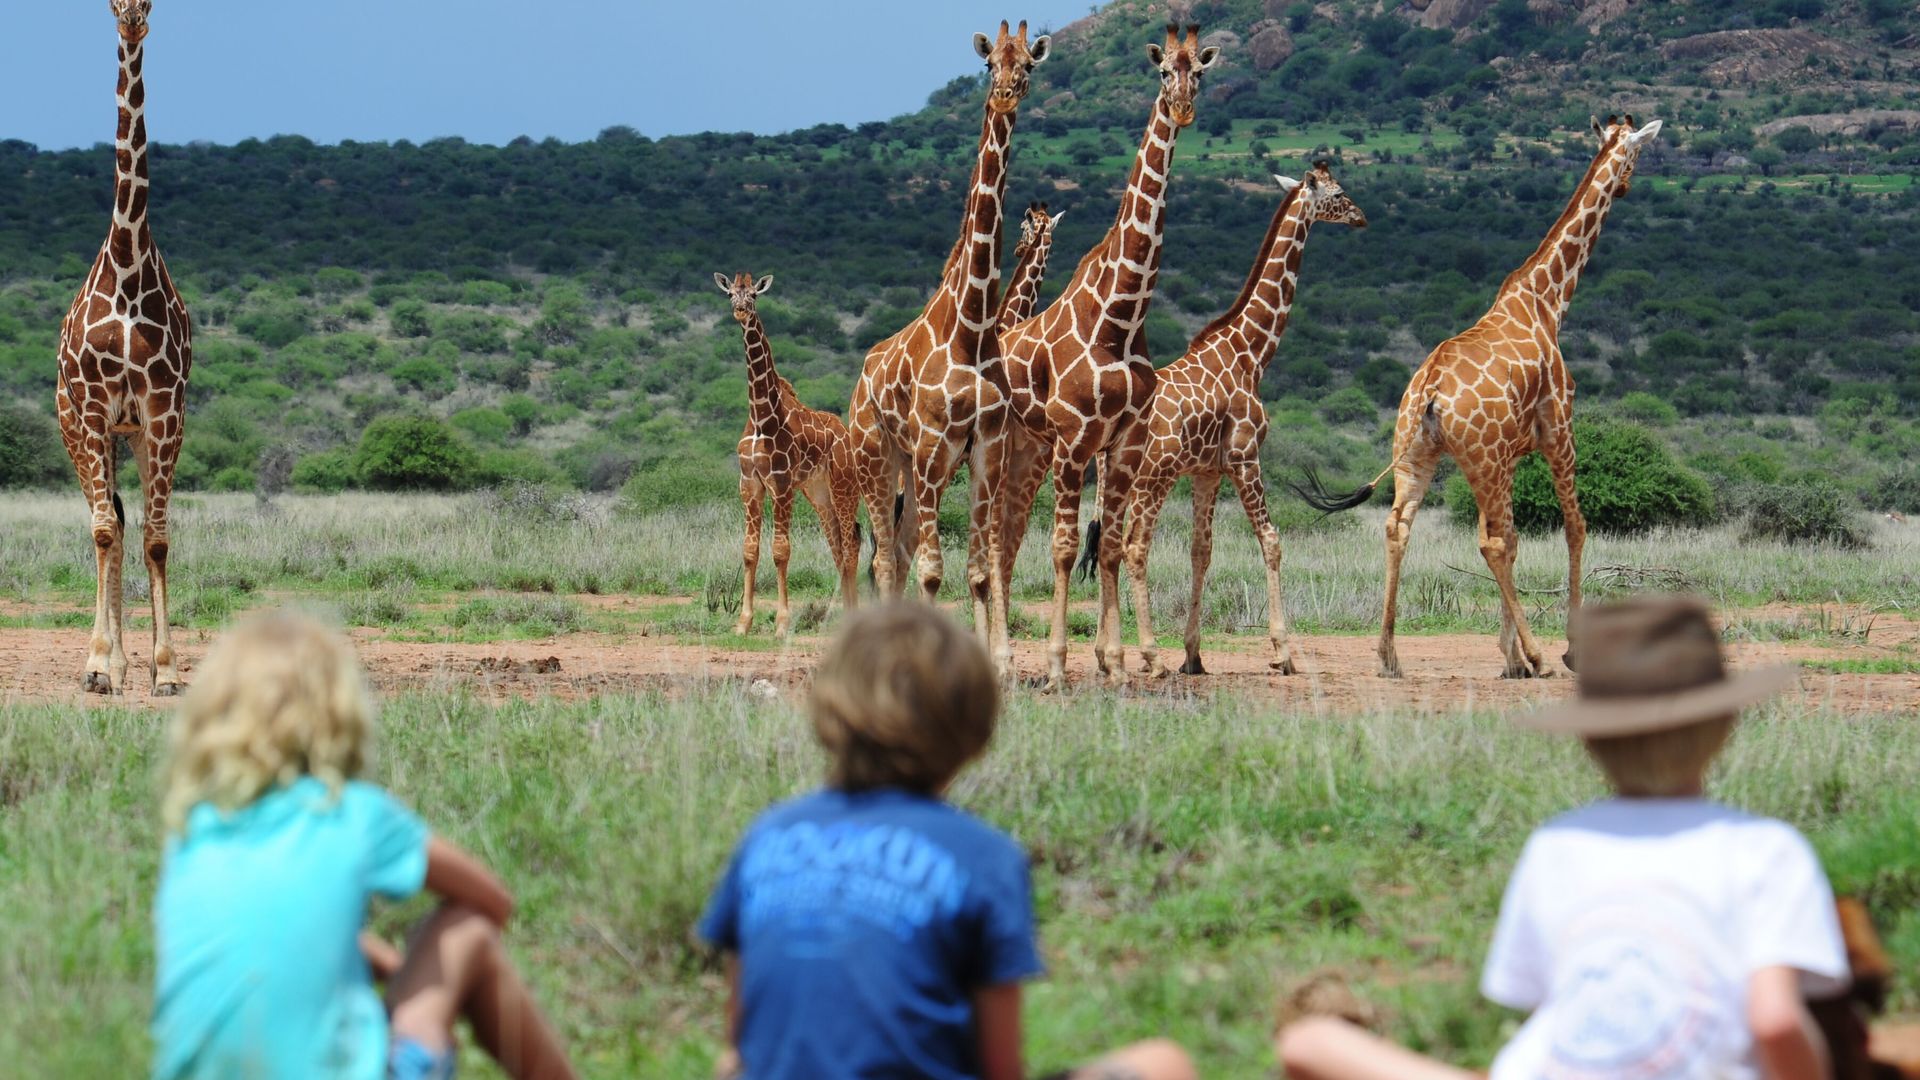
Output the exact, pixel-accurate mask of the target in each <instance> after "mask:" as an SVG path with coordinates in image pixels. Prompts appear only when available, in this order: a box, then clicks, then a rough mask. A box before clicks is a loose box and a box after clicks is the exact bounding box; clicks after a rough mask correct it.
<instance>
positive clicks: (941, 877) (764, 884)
mask: <svg viewBox="0 0 1920 1080" xmlns="http://www.w3.org/2000/svg"><path fill="white" fill-rule="evenodd" d="M810 711H811V712H812V716H813V727H814V732H815V734H816V735H817V736H818V737H819V740H820V743H821V745H822V746H823V747H825V748H826V751H827V754H828V757H829V758H830V765H829V770H828V781H827V786H826V787H825V788H823V789H821V790H819V791H816V792H814V793H812V794H809V795H804V796H802V797H800V798H797V799H794V800H792V801H790V802H786V803H783V804H781V805H778V806H775V807H774V808H772V809H771V810H768V811H767V812H766V813H764V814H762V815H761V816H760V818H759V819H758V820H757V821H755V822H754V823H753V825H752V826H751V827H750V828H749V829H748V831H747V833H746V836H745V837H744V838H743V839H742V840H741V842H740V844H739V846H738V848H737V849H736V850H735V852H734V855H733V858H732V861H731V862H730V863H729V865H728V866H727V869H726V872H725V876H724V877H722V879H721V881H720V884H719V887H718V888H717V889H716V890H715V891H714V894H713V898H712V901H711V902H710V904H709V906H708V908H707V912H706V916H705V918H703V919H702V920H701V922H700V927H699V932H700V936H701V937H703V938H705V939H706V940H707V941H708V942H710V943H712V944H713V945H715V946H717V947H718V948H720V949H722V950H724V951H725V952H726V953H727V954H728V956H727V972H728V984H729V991H728V1004H727V1033H728V1041H729V1043H730V1044H731V1049H730V1050H729V1052H728V1053H727V1054H726V1055H725V1056H724V1057H723V1060H722V1064H721V1068H720V1072H721V1074H722V1075H738V1076H748V1077H752V1078H753V1080H783V1078H796V1080H804V1078H817V1077H842V1076H844V1077H852V1076H874V1077H878V1076H901V1077H906V1076H912V1077H926V1078H930V1080H960V1078H968V1077H980V1078H983V1080H1018V1078H1020V1077H1022V1076H1024V1075H1025V1072H1024V1065H1023V1060H1022V1052H1021V1028H1020V1000H1021V993H1020V987H1021V983H1022V982H1023V981H1025V980H1027V979H1030V978H1033V977H1035V976H1037V975H1039V974H1040V972H1041V963H1040V954H1039V951H1038V949H1037V947H1036V944H1035V940H1034V925H1033V898H1032V893H1031V890H1030V887H1029V883H1028V878H1027V856H1026V853H1025V852H1024V851H1022V850H1021V848H1020V846H1019V845H1018V844H1016V843H1015V842H1014V841H1013V839H1012V838H1011V837H1009V836H1007V835H1005V834H1004V833H1001V832H999V831H998V830H996V829H994V828H992V827H991V826H988V825H987V824H986V823H984V822H982V821H980V820H978V819H977V818H974V817H973V816H971V815H969V814H967V813H965V812H963V811H961V810H959V809H957V808H955V807H954V806H952V805H951V804H949V803H947V802H946V801H945V800H944V799H943V798H942V794H943V793H944V792H945V791H946V789H947V786H948V785H949V784H951V783H952V782H953V779H954V777H955V776H956V775H957V774H958V773H959V772H960V770H961V769H962V768H964V767H965V766H966V765H967V764H968V763H970V762H971V761H973V760H974V759H975V758H977V757H979V756H980V754H981V753H982V752H983V751H985V749H986V747H987V743H988V741H989V740H990V739H991V738H992V737H993V729H994V723H995V719H996V717H997V716H998V714H999V711H1000V692H999V681H998V679H997V678H996V677H995V675H994V671H993V667H992V665H991V664H989V663H988V661H987V656H986V653H985V652H984V651H983V650H982V649H981V648H980V646H979V644H978V643H977V642H976V641H975V640H974V638H973V636H972V635H970V634H967V633H965V632H963V631H962V630H961V629H960V628H959V627H958V626H957V625H955V623H954V622H953V620H952V619H951V618H950V617H948V616H947V615H945V614H943V613H941V612H939V611H938V610H936V609H934V608H932V607H929V606H926V605H923V604H893V605H888V606H882V607H877V608H869V609H865V610H862V611H860V612H858V613H856V614H854V615H851V616H849V618H848V619H847V623H846V627H845V629H844V631H843V632H842V633H841V635H840V637H839V639H838V640H837V641H835V642H834V644H833V646H832V647H831V648H830V649H829V650H828V652H827V655H826V656H825V657H824V658H823V659H822V661H821V664H820V667H819V669H818V671H817V672H816V673H815V675H814V683H813V694H812V700H811V703H810ZM1072 1075H1074V1076H1077V1077H1082V1076H1083V1077H1089V1078H1091V1077H1116V1078H1117V1077H1123V1076H1124V1077H1129V1078H1136V1080H1186V1078H1189V1077H1191V1076H1192V1075H1193V1070H1192V1066H1191V1065H1190V1064H1189V1063H1188V1061H1187V1057H1186V1055H1185V1053H1184V1052H1183V1051H1181V1050H1180V1048H1179V1047H1177V1046H1174V1045H1173V1044H1171V1043H1168V1042H1164V1041H1156V1042H1150V1043H1142V1044H1138V1045H1135V1046H1132V1047H1128V1048H1126V1049H1124V1050H1121V1051H1120V1052H1118V1053H1116V1054H1114V1055H1112V1056H1110V1057H1109V1058H1107V1059H1105V1060H1103V1061H1102V1062H1101V1063H1099V1064H1098V1065H1095V1066H1092V1067H1090V1068H1088V1069H1085V1070H1082V1071H1080V1072H1077V1073H1074V1074H1072Z"/></svg>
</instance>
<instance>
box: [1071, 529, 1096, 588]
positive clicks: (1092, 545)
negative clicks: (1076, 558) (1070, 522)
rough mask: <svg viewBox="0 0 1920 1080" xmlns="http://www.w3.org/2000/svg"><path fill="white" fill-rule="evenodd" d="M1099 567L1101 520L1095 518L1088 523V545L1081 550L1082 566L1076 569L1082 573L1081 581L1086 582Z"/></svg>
mask: <svg viewBox="0 0 1920 1080" xmlns="http://www.w3.org/2000/svg"><path fill="white" fill-rule="evenodd" d="M1099 565H1100V519H1099V518H1094V519H1093V520H1092V521H1089V522H1087V542H1086V545H1085V546H1083V547H1082V548H1081V549H1080V565H1079V566H1077V567H1075V569H1076V570H1078V571H1079V572H1080V580H1082V581H1086V580H1088V579H1089V578H1091V577H1093V571H1094V569H1095V568H1096V567H1098V566H1099Z"/></svg>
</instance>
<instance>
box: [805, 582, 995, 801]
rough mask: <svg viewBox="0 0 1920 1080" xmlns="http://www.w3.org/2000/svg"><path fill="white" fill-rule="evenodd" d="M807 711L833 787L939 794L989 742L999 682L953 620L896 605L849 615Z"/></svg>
mask: <svg viewBox="0 0 1920 1080" xmlns="http://www.w3.org/2000/svg"><path fill="white" fill-rule="evenodd" d="M811 711H812V713H813V730H814V732H815V734H817V735H818V736H819V737H820V744H821V745H822V746H824V747H826V749H827V754H828V756H829V757H830V758H831V759H832V765H831V766H830V768H829V770H828V781H829V782H830V783H831V784H832V785H833V786H834V787H836V788H839V789H841V790H843V791H866V790H870V789H873V788H881V787H900V788H906V789H908V790H910V791H918V792H922V793H925V794H936V793H938V792H939V791H940V790H941V789H943V788H945V787H946V786H947V784H948V783H949V782H950V781H952V779H953V778H954V776H956V775H957V774H958V773H959V772H960V770H961V768H962V767H964V766H965V765H966V764H967V763H968V762H969V761H972V760H973V759H974V758H976V757H978V756H980V753H981V751H983V750H985V749H986V748H987V743H988V742H989V741H991V740H992V738H993V729H994V723H995V721H996V720H997V718H998V717H999V715H1000V683H999V680H998V679H996V678H995V677H994V673H993V665H992V664H991V663H990V662H989V661H988V660H987V654H986V650H984V649H982V648H981V647H980V643H979V642H978V641H975V640H974V637H973V635H972V634H969V633H967V632H965V631H963V630H961V629H960V627H959V626H957V625H955V623H954V621H953V619H952V618H950V617H949V616H947V615H945V614H943V613H942V612H940V611H937V610H935V609H934V608H931V607H928V606H926V605H925V604H909V603H893V604H887V605H884V606H881V607H875V608H866V609H863V610H861V611H859V612H857V613H855V614H853V615H851V616H849V617H848V619H847V622H846V626H845V628H844V629H843V630H842V631H841V633H840V636H839V638H838V639H837V640H835V641H834V643H833V645H832V647H831V648H829V649H828V650H827V655H826V656H825V657H824V658H822V660H821V662H820V668H819V670H818V671H816V672H815V673H814V677H813V699H812V710H811Z"/></svg>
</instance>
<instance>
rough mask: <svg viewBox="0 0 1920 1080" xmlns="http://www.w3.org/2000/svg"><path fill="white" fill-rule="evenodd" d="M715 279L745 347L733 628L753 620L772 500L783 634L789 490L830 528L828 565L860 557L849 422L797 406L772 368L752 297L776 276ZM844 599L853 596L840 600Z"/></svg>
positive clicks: (781, 631) (839, 566)
mask: <svg viewBox="0 0 1920 1080" xmlns="http://www.w3.org/2000/svg"><path fill="white" fill-rule="evenodd" d="M713 281H714V284H716V285H718V286H720V291H721V292H724V293H726V294H727V298H728V299H729V300H731V301H732V302H733V319H734V321H735V322H737V323H739V324H740V332H741V336H742V338H743V339H744V340H745V342H746V349H747V430H746V432H745V433H744V434H742V435H741V436H740V446H739V454H740V502H741V503H742V504H743V505H744V506H745V507H746V511H747V529H746V536H745V540H744V543H743V544H742V547H741V561H742V563H744V565H745V571H746V586H745V590H746V591H745V593H744V594H743V595H742V597H741V599H740V621H739V623H738V624H737V625H735V627H734V633H736V634H744V633H746V632H747V631H748V630H749V629H750V628H751V627H752V626H753V579H754V574H755V573H756V572H757V571H758V570H759V569H760V514H761V506H762V504H763V503H764V501H765V500H766V499H767V497H768V496H772V498H773V570H774V580H775V582H776V583H777V585H778V588H779V607H778V609H777V611H776V614H775V615H774V619H773V632H774V633H775V634H778V635H780V636H782V637H784V636H786V633H787V631H788V629H789V628H790V627H791V626H792V616H791V612H790V611H789V610H788V606H787V560H788V559H789V558H791V557H792V555H793V544H792V542H791V541H790V540H789V539H788V529H789V528H790V527H791V525H792V524H793V493H794V492H795V491H798V492H799V493H800V494H801V495H802V496H803V497H805V498H806V500H807V501H808V502H809V503H812V504H813V509H814V513H816V514H818V515H819V516H820V529H821V531H822V532H824V533H826V534H827V549H828V550H829V551H830V552H832V554H833V565H834V568H835V569H836V570H840V571H842V573H841V582H842V583H843V584H844V583H845V582H846V581H847V580H849V578H850V575H849V574H848V573H846V572H845V568H846V567H847V566H848V565H849V564H850V563H851V562H853V561H855V560H857V559H858V558H859V554H860V541H859V539H858V536H857V534H856V533H855V529H856V525H855V522H854V519H855V517H856V516H857V514H858V512H859V508H860V492H859V490H858V489H857V488H856V487H855V486H854V483H853V474H852V470H851V469H850V468H849V467H848V465H849V462H848V460H847V427H846V425H845V424H843V423H841V422H840V418H839V417H837V416H835V415H833V414H832V413H828V412H821V411H820V410H818V409H810V408H808V407H807V406H806V405H804V404H802V403H801V401H800V398H799V396H798V395H796V394H795V393H794V392H793V384H792V383H789V382H788V381H787V380H785V379H783V378H781V377H780V374H779V372H777V371H775V370H774V369H773V348H772V346H770V345H768V344H767V331H766V327H765V326H763V325H761V322H760V313H759V311H757V310H756V309H755V301H756V300H757V299H758V298H759V297H761V296H763V295H765V294H766V292H767V290H768V289H771V288H773V275H772V274H768V275H767V276H766V277H763V278H761V279H760V280H759V281H755V280H754V279H753V275H751V274H740V275H738V276H736V277H734V278H733V279H731V280H729V279H728V278H727V275H725V274H718V273H716V274H714V275H713ZM843 599H844V600H845V602H846V603H848V604H852V603H853V602H854V600H853V598H852V597H845V598H843Z"/></svg>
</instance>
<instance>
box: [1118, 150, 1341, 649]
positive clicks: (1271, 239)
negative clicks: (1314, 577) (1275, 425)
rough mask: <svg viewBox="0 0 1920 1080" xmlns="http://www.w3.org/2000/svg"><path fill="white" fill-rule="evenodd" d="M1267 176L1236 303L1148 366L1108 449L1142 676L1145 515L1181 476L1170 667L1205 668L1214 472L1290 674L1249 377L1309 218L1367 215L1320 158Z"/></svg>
mask: <svg viewBox="0 0 1920 1080" xmlns="http://www.w3.org/2000/svg"><path fill="white" fill-rule="evenodd" d="M1274 180H1276V181H1277V182H1278V183H1279V184H1280V190H1281V191H1282V192H1283V193H1284V194H1283V196H1282V198H1281V200H1280V206H1279V208H1278V209H1277V210H1275V211H1274V214H1273V223H1272V224H1271V225H1270V226H1268V228H1267V237H1266V239H1265V240H1264V241H1262V243H1261V245H1260V256H1259V258H1258V259H1257V260H1256V261H1255V262H1254V264H1253V270H1252V272H1251V273H1249V274H1248V275H1247V281H1246V284H1245V285H1243V286H1241V288H1240V296H1239V299H1237V300H1235V301H1234V303H1233V306H1232V307H1230V308H1228V309H1227V311H1226V313H1225V314H1223V315H1221V316H1220V317H1219V318H1217V319H1215V320H1213V322H1212V323H1210V324H1208V325H1207V327H1206V329H1204V330H1201V331H1200V333H1199V334H1198V335H1197V336H1196V337H1195V338H1194V339H1193V343H1192V344H1191V345H1188V346H1187V352H1186V355H1184V356H1182V357H1181V358H1180V359H1178V360H1175V361H1174V362H1173V363H1171V364H1168V365H1167V366H1166V367H1164V368H1162V369H1161V370H1160V378H1159V381H1158V382H1157V383H1156V384H1155V385H1154V388H1153V398H1152V399H1151V400H1150V401H1149V402H1148V405H1147V417H1146V422H1145V423H1144V424H1140V425H1138V426H1136V427H1135V428H1134V438H1132V439H1131V440H1129V442H1128V443H1127V444H1126V445H1125V446H1124V447H1123V448H1122V450H1121V451H1120V455H1121V459H1122V460H1123V461H1124V462H1125V463H1126V464H1127V466H1128V468H1127V471H1128V472H1130V473H1132V474H1133V476H1134V477H1135V479H1134V483H1133V488H1132V490H1131V491H1129V492H1128V493H1127V513H1126V522H1127V531H1126V563H1127V576H1128V577H1129V578H1130V579H1131V580H1132V583H1133V598H1134V599H1133V608H1134V618H1135V619H1136V620H1137V621H1138V623H1139V630H1140V651H1141V653H1142V658H1143V659H1144V660H1145V662H1146V670H1147V673H1148V674H1149V675H1152V676H1155V677H1158V676H1162V675H1165V674H1166V669H1165V668H1163V667H1161V666H1160V659H1159V653H1158V648H1157V642H1156V641H1155V639H1154V636H1153V619H1152V605H1151V604H1150V603H1149V602H1148V595H1147V553H1148V551H1149V550H1150V549H1151V548H1152V547H1153V526H1154V521H1155V520H1156V519H1157V518H1158V517H1159V516H1160V508H1161V507H1162V506H1164V505H1165V504H1166V501H1167V495H1168V494H1169V493H1171V492H1172V490H1173V485H1174V482H1175V481H1177V480H1179V479H1180V478H1181V477H1182V476H1191V477H1193V536H1192V540H1191V548H1192V557H1193V581H1192V589H1193V595H1192V600H1191V602H1190V603H1189V605H1188V607H1187V639H1186V645H1187V659H1186V663H1185V664H1183V665H1181V668H1180V670H1181V671H1183V672H1185V673H1187V674H1189V675H1204V674H1206V668H1205V667H1204V666H1202V665H1201V662H1200V614H1201V609H1202V606H1203V605H1202V604H1201V599H1202V597H1203V596H1204V595H1205V593H1206V584H1207V564H1208V563H1209V562H1210V561H1211V560H1212V558H1213V508H1214V501H1215V499H1216V498H1217V497H1218V496H1219V494H1220V478H1221V476H1222V475H1225V476H1226V477H1227V478H1229V479H1231V480H1232V481H1233V489H1234V491H1235V492H1237V493H1238V494H1239V496H1240V505H1241V507H1242V508H1244V509H1245V510H1246V512H1247V520H1248V521H1249V522H1250V523H1252V525H1253V532H1254V535H1255V536H1256V537H1258V538H1259V540H1260V552H1261V557H1262V560H1263V561H1264V562H1265V563H1266V568H1267V639H1268V641H1269V642H1270V643H1271V645H1272V647H1273V659H1272V660H1271V661H1270V664H1271V666H1272V668H1273V669H1274V670H1275V671H1278V672H1280V673H1281V674H1283V675H1291V674H1293V672H1294V665H1293V654H1292V652H1291V651H1290V650H1289V649H1288V647H1287V620H1286V613H1285V611H1284V609H1283V608H1282V607H1281V604H1280V531H1279V530H1278V529H1276V528H1274V526H1273V521H1272V520H1271V519H1270V518H1269V517H1268V516H1267V496H1266V488H1265V485H1264V484H1263V483H1262V482H1261V479H1260V447H1261V445H1262V444H1263V443H1265V442H1266V440H1267V407H1266V405H1265V404H1264V403H1263V402H1261V400H1260V376H1261V374H1262V373H1263V372H1265V371H1266V368H1267V362H1268V361H1269V360H1271V359H1273V354H1274V350H1275V349H1276V348H1278V347H1279V344H1280V335H1282V334H1284V333H1286V331H1287V318H1288V316H1289V315H1290V314H1291V313H1292V311H1293V295H1294V289H1295V286H1296V283H1297V282H1298V280H1299V276H1300V257H1301V255H1302V254H1303V253H1304V252H1305V250H1306V245H1307V230H1308V229H1310V228H1311V227H1312V226H1313V223H1314V222H1316V221H1330V222H1335V223H1337V224H1341V225H1350V226H1353V227H1354V228H1362V229H1363V228H1365V227H1366V225H1367V215H1366V214H1364V213H1362V212H1361V210H1360V208H1359V207H1358V206H1355V205H1354V204H1353V200H1352V199H1349V198H1348V197H1347V193H1346V192H1345V191H1344V190H1342V188H1341V187H1340V183H1339V181H1337V180H1335V179H1334V178H1333V174H1332V173H1331V172H1329V171H1328V168H1327V163H1326V162H1324V161H1322V162H1319V163H1317V164H1316V165H1314V167H1313V171H1312V172H1309V173H1308V174H1307V177H1306V179H1305V180H1304V181H1300V180H1293V179H1290V178H1288V177H1284V176H1276V177H1274ZM1092 543H1097V542H1092ZM1091 547H1092V544H1091V543H1090V552H1091ZM1115 633H1116V634H1117V633H1118V627H1115ZM1115 644H1116V645H1117V644H1118V642H1115Z"/></svg>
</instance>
